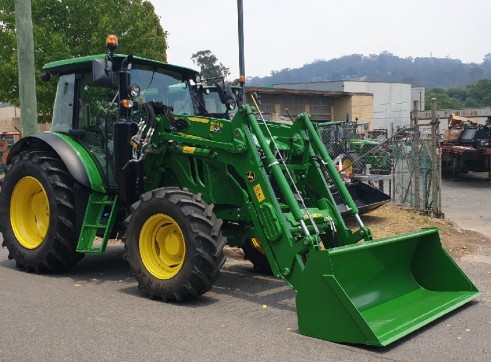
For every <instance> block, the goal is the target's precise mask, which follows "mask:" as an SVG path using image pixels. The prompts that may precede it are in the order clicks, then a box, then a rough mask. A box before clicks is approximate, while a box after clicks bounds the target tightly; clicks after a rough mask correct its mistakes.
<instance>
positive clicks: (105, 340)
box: [0, 237, 491, 361]
mask: <svg viewBox="0 0 491 362" xmlns="http://www.w3.org/2000/svg"><path fill="white" fill-rule="evenodd" d="M0 239H1V237H0ZM122 254H123V247H122V245H110V246H109V248H108V250H107V251H106V252H105V253H104V254H102V255H88V256H86V258H84V259H83V260H82V261H81V262H80V263H79V264H78V265H77V266H76V267H75V268H74V269H72V270H71V271H70V272H67V273H64V274H61V275H35V274H28V273H25V272H22V271H19V270H17V269H16V268H15V263H14V262H13V261H10V260H8V259H7V250H6V249H5V248H3V249H1V250H0V326H1V327H0V361H67V360H75V361H94V360H105V361H136V360H139V361H142V360H143V361H144V360H174V361H179V360H186V361H231V360H240V361H253V360H254V361H258V360H264V361H298V360H302V361H319V360H336V361H377V360H395V361H422V360H424V361H462V360H466V361H486V360H488V361H489V360H491V338H490V335H491V290H490V289H491V283H490V280H491V250H490V249H489V248H488V249H483V250H481V252H480V254H479V255H471V256H468V257H466V258H464V259H462V260H460V261H459V264H460V265H461V267H462V268H463V269H464V271H465V272H466V273H467V275H468V276H469V277H470V279H471V280H473V282H474V283H475V284H476V286H477V287H478V288H479V289H480V290H481V292H482V294H481V296H479V297H478V298H477V299H476V300H475V301H473V302H471V303H469V304H467V305H466V306H464V307H462V308H460V309H458V310H457V311H456V312H452V313H450V314H448V315H446V316H444V317H443V318H440V319H439V320H438V321H436V322H433V323H431V324H430V325H428V326H425V327H424V328H422V329H420V330H418V331H417V332H415V333H413V334H411V335H410V336H408V337H406V338H403V339H402V340H400V341H398V342H396V343H394V344H392V345H390V346H389V347H388V348H369V347H363V346H361V347H360V346H352V345H343V344H337V343H331V342H326V341H322V340H317V339H314V338H309V337H305V336H302V335H300V334H299V333H298V330H297V320H296V312H295V302H294V293H293V292H292V290H290V288H289V287H287V286H286V284H285V283H283V282H282V281H280V280H277V279H273V278H271V277H264V276H260V275H257V274H254V273H252V272H251V268H250V264H249V263H247V262H245V261H238V260H234V259H229V260H228V261H227V263H226V264H225V266H224V268H223V272H222V277H221V278H220V279H219V280H218V281H217V282H216V284H215V286H214V287H213V288H212V290H211V291H210V292H208V293H206V294H205V295H204V296H202V297H201V298H199V299H198V300H196V301H194V302H192V303H187V304H184V305H179V304H165V303H162V302H159V301H152V300H148V299H145V298H143V297H141V296H139V294H138V292H137V287H136V282H135V281H134V280H133V279H132V278H130V277H128V267H127V265H126V263H125V262H124V261H123V260H122Z"/></svg>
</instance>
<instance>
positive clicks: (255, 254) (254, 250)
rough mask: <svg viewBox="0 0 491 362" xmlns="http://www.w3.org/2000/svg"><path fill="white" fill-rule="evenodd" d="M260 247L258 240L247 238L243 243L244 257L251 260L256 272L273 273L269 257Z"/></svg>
mask: <svg viewBox="0 0 491 362" xmlns="http://www.w3.org/2000/svg"><path fill="white" fill-rule="evenodd" d="M255 245H257V246H255ZM260 247H261V246H260V245H259V244H257V241H256V242H255V241H254V240H253V239H249V240H247V241H246V242H245V243H244V244H243V245H242V250H243V251H244V259H246V260H249V261H250V262H251V263H252V270H254V271H255V272H256V273H259V274H265V275H273V271H272V270H271V266H270V265H269V261H268V258H267V257H266V255H265V254H264V253H263V252H262V250H260V249H259V248H260Z"/></svg>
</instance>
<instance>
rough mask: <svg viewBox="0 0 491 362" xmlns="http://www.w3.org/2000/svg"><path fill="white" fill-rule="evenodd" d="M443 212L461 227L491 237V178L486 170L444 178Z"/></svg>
mask: <svg viewBox="0 0 491 362" xmlns="http://www.w3.org/2000/svg"><path fill="white" fill-rule="evenodd" d="M442 211H443V212H444V213H445V218H446V219H449V220H451V221H453V222H455V223H456V224H457V225H458V226H459V227H461V228H462V229H467V230H473V231H477V232H480V233H482V234H485V235H488V236H489V237H491V180H489V179H488V173H486V172H476V173H472V172H469V173H468V174H462V175H459V177H458V178H457V179H455V180H452V179H443V180H442Z"/></svg>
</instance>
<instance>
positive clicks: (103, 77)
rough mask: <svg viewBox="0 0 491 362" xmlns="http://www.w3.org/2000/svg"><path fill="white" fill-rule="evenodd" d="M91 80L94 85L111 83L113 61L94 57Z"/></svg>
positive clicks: (107, 85)
mask: <svg viewBox="0 0 491 362" xmlns="http://www.w3.org/2000/svg"><path fill="white" fill-rule="evenodd" d="M92 80H93V81H94V83H95V85H98V86H105V87H110V86H111V85H112V83H113V63H112V62H111V61H110V60H108V59H94V60H93V61H92Z"/></svg>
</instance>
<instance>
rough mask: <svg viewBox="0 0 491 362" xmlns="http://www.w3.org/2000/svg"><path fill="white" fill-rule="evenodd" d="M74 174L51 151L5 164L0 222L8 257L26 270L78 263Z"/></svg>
mask: <svg viewBox="0 0 491 362" xmlns="http://www.w3.org/2000/svg"><path fill="white" fill-rule="evenodd" d="M73 185H74V180H73V178H72V176H71V175H70V174H69V172H68V171H67V169H66V167H65V165H64V164H63V162H62V161H61V160H60V159H59V158H58V157H57V155H56V154H54V153H51V152H37V151H36V152H23V153H21V154H19V155H17V156H15V157H14V158H13V160H12V163H11V164H10V165H8V166H7V172H6V175H5V178H4V180H3V184H2V191H1V194H0V227H1V231H2V234H3V239H4V241H3V244H2V246H6V247H7V249H8V251H9V259H15V261H16V262H17V266H18V267H20V268H22V269H25V270H26V271H27V272H36V273H43V272H59V271H63V270H66V269H68V268H70V267H72V266H74V265H75V264H76V263H77V262H78V261H79V260H80V259H82V258H83V256H84V255H83V254H79V253H77V252H76V245H77V239H78V238H77V233H76V230H75V228H76V226H75V195H74V190H73Z"/></svg>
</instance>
